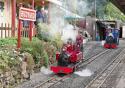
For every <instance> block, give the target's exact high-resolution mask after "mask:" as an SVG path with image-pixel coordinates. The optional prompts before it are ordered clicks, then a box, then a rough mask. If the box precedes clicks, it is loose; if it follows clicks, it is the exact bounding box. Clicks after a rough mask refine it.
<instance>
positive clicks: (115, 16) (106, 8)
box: [87, 0, 125, 21]
mask: <svg viewBox="0 0 125 88" xmlns="http://www.w3.org/2000/svg"><path fill="white" fill-rule="evenodd" d="M95 1H96V17H97V18H99V19H104V20H121V21H125V15H123V13H122V12H121V11H120V10H119V9H118V8H117V7H116V6H115V5H114V4H112V3H111V2H110V0H87V2H88V4H89V6H93V8H95V7H94V4H95ZM88 15H95V12H94V11H92V12H90V13H88Z"/></svg>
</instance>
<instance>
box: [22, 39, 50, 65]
mask: <svg viewBox="0 0 125 88" xmlns="http://www.w3.org/2000/svg"><path fill="white" fill-rule="evenodd" d="M22 40H23V42H22V47H21V51H22V52H24V51H26V52H29V53H30V54H32V55H33V59H34V61H35V64H39V65H40V66H41V65H45V66H47V65H48V62H47V61H48V59H49V58H48V55H47V54H46V51H45V50H44V46H43V43H44V42H43V41H41V40H39V39H38V38H33V40H32V41H31V42H30V41H29V40H28V39H26V38H23V39H22ZM41 61H44V62H45V63H44V64H41V63H40V62H41Z"/></svg>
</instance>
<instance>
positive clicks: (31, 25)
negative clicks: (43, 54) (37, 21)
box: [29, 0, 34, 41]
mask: <svg viewBox="0 0 125 88" xmlns="http://www.w3.org/2000/svg"><path fill="white" fill-rule="evenodd" d="M32 9H34V0H32ZM32 29H33V21H30V30H29V40H30V41H32Z"/></svg>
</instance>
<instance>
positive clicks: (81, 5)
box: [48, 0, 90, 42]
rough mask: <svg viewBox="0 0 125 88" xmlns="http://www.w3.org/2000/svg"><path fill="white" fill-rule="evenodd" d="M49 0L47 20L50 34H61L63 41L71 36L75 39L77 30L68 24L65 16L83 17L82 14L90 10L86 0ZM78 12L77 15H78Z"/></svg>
mask: <svg viewBox="0 0 125 88" xmlns="http://www.w3.org/2000/svg"><path fill="white" fill-rule="evenodd" d="M48 1H50V2H51V4H50V5H49V11H50V13H49V16H50V17H49V18H50V19H49V21H50V25H49V26H50V31H49V33H50V35H52V36H55V35H57V34H60V35H62V40H63V41H64V42H66V41H67V39H69V38H71V39H72V40H73V41H75V39H76V36H77V31H78V30H74V27H73V26H72V25H71V24H69V23H68V22H67V21H66V20H65V17H73V18H74V17H76V18H83V17H82V16H84V15H86V14H88V13H89V12H90V8H88V4H87V1H86V0H85V1H82V0H48ZM78 14H79V15H78ZM80 15H81V16H80Z"/></svg>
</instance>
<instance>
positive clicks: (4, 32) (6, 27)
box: [0, 23, 36, 38]
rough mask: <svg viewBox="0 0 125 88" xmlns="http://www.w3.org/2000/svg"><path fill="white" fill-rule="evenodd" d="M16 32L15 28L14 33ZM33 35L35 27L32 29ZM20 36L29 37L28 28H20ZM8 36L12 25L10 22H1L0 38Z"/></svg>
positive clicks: (10, 35) (10, 34) (10, 33)
mask: <svg viewBox="0 0 125 88" xmlns="http://www.w3.org/2000/svg"><path fill="white" fill-rule="evenodd" d="M17 34H18V29H17V28H16V29H15V35H14V36H17ZM32 35H33V36H35V35H36V29H35V28H34V29H33V33H32ZM21 36H22V37H29V28H22V30H21ZM8 37H12V27H11V25H10V24H7V23H5V24H4V23H1V24H0V38H8Z"/></svg>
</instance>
